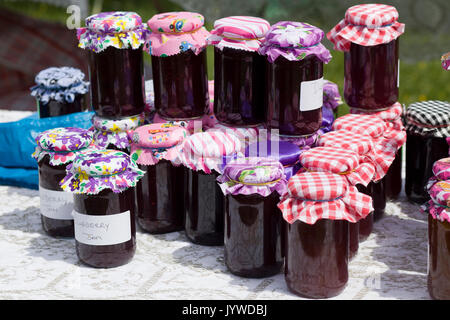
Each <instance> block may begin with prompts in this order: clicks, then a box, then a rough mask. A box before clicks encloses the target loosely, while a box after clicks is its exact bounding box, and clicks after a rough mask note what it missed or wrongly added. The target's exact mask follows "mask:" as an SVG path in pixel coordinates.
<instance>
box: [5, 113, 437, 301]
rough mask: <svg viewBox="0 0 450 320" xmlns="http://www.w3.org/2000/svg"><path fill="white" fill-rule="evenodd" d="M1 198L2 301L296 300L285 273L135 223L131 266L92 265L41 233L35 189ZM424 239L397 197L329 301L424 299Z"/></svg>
mask: <svg viewBox="0 0 450 320" xmlns="http://www.w3.org/2000/svg"><path fill="white" fill-rule="evenodd" d="M24 115H27V114H25V113H24ZM13 118H14V119H17V118H20V113H17V112H13V113H11V114H10V113H9V112H7V111H2V110H0V121H5V120H7V119H13ZM403 158H404V157H403ZM0 203H1V205H0V299H205V300H210V299H250V300H252V299H281V300H291V299H300V298H299V297H297V296H296V295H294V294H291V293H290V292H289V291H288V290H287V287H286V284H285V281H284V275H283V274H278V275H276V276H273V277H269V278H264V279H246V278H240V277H237V276H234V275H232V274H230V273H229V272H228V271H227V269H226V267H225V265H224V262H223V247H204V246H199V245H195V244H192V243H190V242H188V240H187V238H186V237H185V235H184V233H183V232H173V233H169V234H163V235H150V234H147V233H144V232H142V231H141V230H139V228H138V232H137V251H136V255H135V257H134V259H133V260H132V261H131V262H130V263H129V264H127V265H125V266H121V267H118V268H114V269H94V268H90V267H87V266H84V265H82V264H81V263H80V262H79V261H78V259H77V256H76V253H75V241H74V240H73V239H54V238H51V237H49V236H47V235H46V234H45V233H44V231H43V230H42V227H41V222H40V213H39V193H38V191H35V190H28V189H22V188H15V187H6V186H0ZM427 243H428V241H427V222H426V216H425V215H424V214H422V213H420V210H419V206H418V205H415V204H412V203H409V202H408V201H407V200H406V197H405V195H404V194H402V195H401V196H400V198H399V199H398V201H393V202H389V203H388V204H387V207H386V215H385V217H384V218H383V219H381V220H380V221H378V222H376V223H375V226H374V232H373V233H372V235H371V236H370V237H369V238H368V239H367V240H366V241H365V242H363V243H360V248H359V251H358V254H357V256H356V257H355V258H354V259H353V260H352V261H351V262H350V264H349V282H348V284H347V287H346V289H345V290H344V291H343V292H342V293H341V294H340V295H339V296H337V297H335V298H334V299H429V295H428V291H427V276H426V274H427Z"/></svg>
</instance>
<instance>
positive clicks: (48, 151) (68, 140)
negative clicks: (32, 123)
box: [32, 127, 97, 166]
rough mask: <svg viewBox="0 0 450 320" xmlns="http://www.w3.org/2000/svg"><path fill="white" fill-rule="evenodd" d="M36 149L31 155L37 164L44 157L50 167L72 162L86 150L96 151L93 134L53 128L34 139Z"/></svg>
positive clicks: (68, 128) (77, 130) (79, 130)
mask: <svg viewBox="0 0 450 320" xmlns="http://www.w3.org/2000/svg"><path fill="white" fill-rule="evenodd" d="M36 144H37V146H36V149H35V151H34V153H33V154H32V157H33V158H35V159H36V160H37V161H38V162H39V161H41V160H42V159H43V158H44V157H45V156H46V155H48V156H49V158H50V160H49V163H50V165H52V166H59V165H63V164H67V163H69V162H71V161H73V160H74V159H75V157H76V155H77V154H78V153H79V152H81V151H85V150H88V149H97V148H96V147H95V146H94V145H93V132H92V131H91V130H86V129H81V128H73V127H67V128H54V129H50V130H47V131H44V132H42V133H40V134H39V135H38V136H37V137H36Z"/></svg>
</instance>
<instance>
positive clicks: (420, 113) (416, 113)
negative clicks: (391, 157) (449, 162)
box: [405, 100, 450, 203]
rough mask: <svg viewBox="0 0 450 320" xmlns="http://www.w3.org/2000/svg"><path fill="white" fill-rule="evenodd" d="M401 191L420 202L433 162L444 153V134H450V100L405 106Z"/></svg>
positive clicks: (446, 135) (446, 145)
mask: <svg viewBox="0 0 450 320" xmlns="http://www.w3.org/2000/svg"><path fill="white" fill-rule="evenodd" d="M405 128H406V133H407V139H406V177H405V193H406V196H407V197H408V199H409V200H410V201H413V202H416V203H424V202H425V201H427V200H428V199H429V195H428V193H427V192H426V190H425V186H426V184H427V182H428V179H429V178H430V177H431V176H432V175H433V172H432V168H433V164H434V163H435V162H436V161H437V160H439V159H442V158H445V157H447V156H448V144H447V141H446V137H448V136H450V103H448V102H444V101H433V100H432V101H423V102H417V103H413V104H411V105H410V106H409V107H408V108H407V109H406V115H405Z"/></svg>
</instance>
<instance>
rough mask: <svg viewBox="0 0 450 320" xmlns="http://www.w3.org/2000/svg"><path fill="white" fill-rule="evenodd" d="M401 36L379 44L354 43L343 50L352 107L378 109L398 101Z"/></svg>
mask: <svg viewBox="0 0 450 320" xmlns="http://www.w3.org/2000/svg"><path fill="white" fill-rule="evenodd" d="M398 49H399V39H398V38H397V39H395V40H392V41H391V42H389V43H385V44H379V45H376V46H363V45H358V44H355V43H352V44H351V45H350V50H349V51H347V52H344V70H345V75H344V99H345V101H346V102H347V104H348V105H349V106H350V107H352V108H360V109H368V110H377V109H382V108H384V107H386V106H390V105H393V104H394V103H395V102H397V101H398V79H399V74H398V73H399V59H398V57H399V56H398Z"/></svg>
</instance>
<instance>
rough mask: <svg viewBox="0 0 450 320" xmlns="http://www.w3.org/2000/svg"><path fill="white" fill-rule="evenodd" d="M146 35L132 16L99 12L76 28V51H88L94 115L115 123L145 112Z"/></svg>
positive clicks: (140, 23) (122, 12) (123, 13)
mask: <svg viewBox="0 0 450 320" xmlns="http://www.w3.org/2000/svg"><path fill="white" fill-rule="evenodd" d="M147 33H148V31H147V30H146V29H145V27H144V25H143V24H142V19H141V17H140V16H139V15H138V14H136V13H134V12H125V11H116V12H101V13H98V14H95V15H92V16H90V17H88V18H86V28H79V29H78V32H77V36H78V39H79V47H81V48H84V49H88V50H89V52H88V61H89V79H90V82H91V103H92V108H93V109H94V111H95V113H96V114H97V115H98V116H100V117H104V118H109V119H116V118H121V117H128V116H133V115H137V114H140V113H142V112H143V111H144V108H145V91H144V90H145V89H144V61H143V53H142V50H143V47H144V44H145V37H146V34H147Z"/></svg>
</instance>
